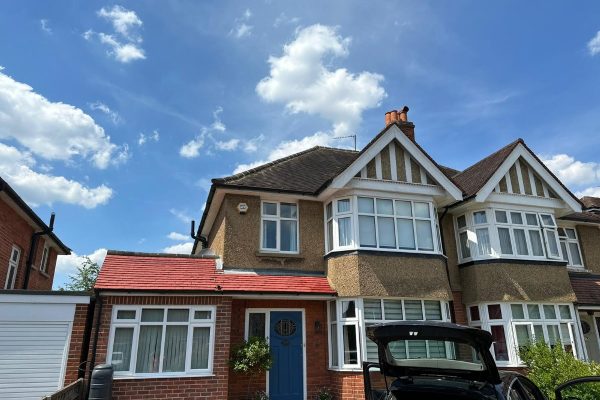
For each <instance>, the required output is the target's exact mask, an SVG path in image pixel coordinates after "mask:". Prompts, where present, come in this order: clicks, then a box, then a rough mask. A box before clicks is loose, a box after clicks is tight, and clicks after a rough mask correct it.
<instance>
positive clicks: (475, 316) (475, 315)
mask: <svg viewBox="0 0 600 400" xmlns="http://www.w3.org/2000/svg"><path fill="white" fill-rule="evenodd" d="M469 313H470V314H471V321H479V320H480V319H481V317H480V316H479V307H478V306H471V307H469Z"/></svg>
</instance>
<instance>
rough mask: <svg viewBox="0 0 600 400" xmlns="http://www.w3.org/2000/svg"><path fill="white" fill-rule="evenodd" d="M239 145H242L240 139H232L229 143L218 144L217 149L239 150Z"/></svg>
mask: <svg viewBox="0 0 600 400" xmlns="http://www.w3.org/2000/svg"><path fill="white" fill-rule="evenodd" d="M239 144H240V139H231V140H227V141H219V142H216V143H215V147H216V148H217V149H218V150H224V151H233V150H236V149H237V148H238V145H239Z"/></svg>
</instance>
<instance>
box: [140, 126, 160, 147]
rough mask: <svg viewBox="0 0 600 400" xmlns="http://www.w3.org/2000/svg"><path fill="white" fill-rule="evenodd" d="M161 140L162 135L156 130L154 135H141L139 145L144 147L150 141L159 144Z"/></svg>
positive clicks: (153, 132)
mask: <svg viewBox="0 0 600 400" xmlns="http://www.w3.org/2000/svg"><path fill="white" fill-rule="evenodd" d="M159 139H160V133H158V131H157V130H156V129H155V130H154V131H152V133H151V134H149V135H145V134H143V133H140V136H139V138H138V145H139V146H143V145H144V144H145V143H146V142H147V141H148V140H152V141H153V142H158V141H159Z"/></svg>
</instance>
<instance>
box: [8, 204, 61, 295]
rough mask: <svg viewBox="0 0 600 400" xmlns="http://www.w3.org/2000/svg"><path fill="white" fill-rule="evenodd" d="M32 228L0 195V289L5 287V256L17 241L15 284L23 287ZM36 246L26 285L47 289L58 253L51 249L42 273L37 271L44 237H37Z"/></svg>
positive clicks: (34, 288)
mask: <svg viewBox="0 0 600 400" xmlns="http://www.w3.org/2000/svg"><path fill="white" fill-rule="evenodd" d="M33 232H34V229H33V227H31V225H29V224H28V223H27V221H26V220H25V219H24V218H22V217H21V216H20V215H19V214H17V213H16V212H15V210H14V209H13V208H12V207H11V206H9V205H8V203H7V202H6V201H5V200H4V199H2V198H0V289H4V286H5V284H6V276H7V272H8V260H9V258H10V253H11V251H12V247H13V245H16V246H17V247H18V248H19V249H20V250H21V258H20V259H19V267H18V268H17V279H16V281H15V288H16V289H22V288H23V282H24V281H25V264H26V262H27V257H28V255H29V247H30V241H31V235H32V234H33ZM37 247H38V248H37V252H36V259H35V261H34V268H33V269H32V271H31V274H30V276H29V289H31V290H50V289H52V280H53V278H54V268H55V266H56V256H57V253H56V251H55V249H52V251H51V253H50V258H49V260H48V273H47V274H44V273H42V272H40V271H39V265H40V261H41V258H42V250H43V248H44V238H40V240H39V241H38V246H37Z"/></svg>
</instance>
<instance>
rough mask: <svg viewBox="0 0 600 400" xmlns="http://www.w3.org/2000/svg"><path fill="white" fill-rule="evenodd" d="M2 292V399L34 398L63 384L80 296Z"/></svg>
mask: <svg viewBox="0 0 600 400" xmlns="http://www.w3.org/2000/svg"><path fill="white" fill-rule="evenodd" d="M31 293H32V292H27V293H10V294H7V292H6V291H4V292H3V293H0V398H1V399H5V400H9V399H36V400H39V399H41V398H42V397H43V396H45V395H48V394H51V393H54V392H55V391H57V390H58V389H60V388H62V387H63V385H64V383H65V382H64V381H65V369H66V365H67V358H68V355H69V343H70V339H71V332H72V329H73V320H74V316H75V307H76V305H77V304H89V301H90V298H89V297H88V296H81V295H69V294H59V293H60V292H58V293H57V292H53V293H52V294H31Z"/></svg>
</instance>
